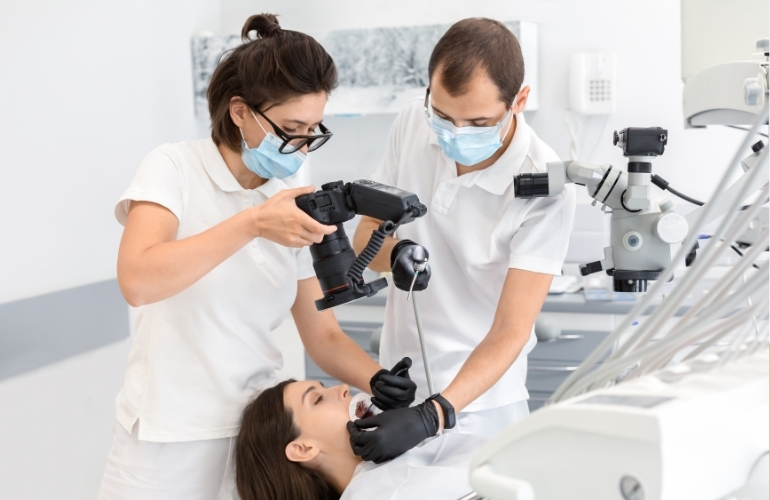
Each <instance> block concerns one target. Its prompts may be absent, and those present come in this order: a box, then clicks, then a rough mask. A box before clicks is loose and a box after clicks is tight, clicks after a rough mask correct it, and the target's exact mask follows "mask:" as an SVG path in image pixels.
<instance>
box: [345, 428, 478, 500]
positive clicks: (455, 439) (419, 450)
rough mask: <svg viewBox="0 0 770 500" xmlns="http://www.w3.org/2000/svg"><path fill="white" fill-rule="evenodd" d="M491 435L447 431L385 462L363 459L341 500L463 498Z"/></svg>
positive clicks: (469, 488)
mask: <svg viewBox="0 0 770 500" xmlns="http://www.w3.org/2000/svg"><path fill="white" fill-rule="evenodd" d="M488 440H489V438H488V437H484V436H476V435H470V434H459V433H455V432H447V433H444V434H442V435H441V436H437V437H435V438H432V439H426V440H425V441H423V442H422V444H420V445H419V446H417V447H415V448H412V449H411V450H409V451H407V452H406V453H404V454H403V455H401V456H400V457H397V458H394V459H393V460H391V461H389V462H386V463H384V464H380V465H377V464H375V463H374V462H363V463H362V464H361V465H359V466H358V467H357V468H356V471H355V473H354V474H353V479H352V480H351V481H350V484H349V485H348V487H347V488H346V489H345V491H344V492H343V494H342V498H341V499H340V500H364V499H366V500H407V499H418V500H425V499H426V498H460V497H462V496H464V495H466V494H468V493H470V492H471V487H470V485H469V484H468V468H469V466H470V462H471V459H473V457H474V456H475V455H476V453H478V451H479V450H480V449H481V447H482V446H483V445H484V444H485V443H486V442H487V441H488Z"/></svg>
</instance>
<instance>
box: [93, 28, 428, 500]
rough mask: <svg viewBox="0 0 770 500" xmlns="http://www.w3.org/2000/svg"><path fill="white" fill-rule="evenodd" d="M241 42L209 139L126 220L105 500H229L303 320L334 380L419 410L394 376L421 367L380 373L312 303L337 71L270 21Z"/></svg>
mask: <svg viewBox="0 0 770 500" xmlns="http://www.w3.org/2000/svg"><path fill="white" fill-rule="evenodd" d="M252 31H256V32H257V35H258V37H257V38H256V39H253V40H252V39H250V38H249V37H248V34H249V33H250V32H252ZM242 37H243V40H244V44H243V45H241V46H239V47H237V48H236V49H234V50H233V51H232V52H231V53H229V54H227V55H226V57H225V58H224V59H223V60H222V61H221V63H220V64H219V66H218V67H217V69H216V71H215V72H214V75H213V76H212V79H211V83H210V85H209V89H208V96H207V97H208V100H209V111H210V114H211V120H212V133H211V138H208V139H203V140H199V141H195V142H186V143H179V144H167V145H164V146H161V147H159V148H157V149H156V150H154V151H153V152H151V153H150V155H149V156H148V157H147V158H146V159H145V160H144V161H143V162H142V164H141V165H140V166H139V170H138V172H137V174H136V177H135V178H134V180H133V182H132V183H131V185H130V187H129V189H128V190H127V191H126V192H125V193H124V194H123V196H122V197H121V199H120V201H119V202H118V205H117V207H116V209H115V213H116V216H117V218H118V220H119V221H120V223H121V224H124V226H125V230H124V233H123V239H122V241H121V245H120V252H119V255H118V281H119V283H120V287H121V290H122V292H123V295H124V296H125V298H126V300H127V301H128V303H129V304H130V305H132V306H134V307H136V308H137V314H136V320H135V325H134V329H135V338H134V342H133V345H132V348H131V353H130V355H129V359H128V364H127V367H126V374H125V382H124V385H123V388H122V389H121V391H120V393H119V394H118V396H117V399H116V405H117V424H116V426H115V434H114V438H113V444H112V449H111V451H110V454H109V457H108V459H107V465H106V468H105V472H104V476H103V478H102V486H101V489H100V494H99V498H101V499H134V498H142V499H148V498H159V499H160V498H163V499H169V498H184V499H186V500H190V499H206V500H211V499H214V498H230V497H231V494H230V493H231V490H232V481H231V480H229V479H228V478H230V477H231V476H232V474H231V473H230V472H228V471H231V470H232V464H231V460H230V457H231V454H232V447H233V440H234V436H236V434H237V433H238V429H239V427H240V417H241V413H242V411H243V408H244V407H245V406H246V405H247V404H248V402H249V401H250V400H251V399H253V397H254V396H255V395H256V394H257V393H259V392H260V391H261V390H263V389H265V388H266V387H270V386H272V385H274V384H275V383H276V381H277V380H276V370H277V369H279V368H280V367H281V365H282V358H281V353H280V351H279V350H278V349H277V347H276V345H275V343H274V342H273V339H272V337H271V335H272V333H271V332H272V330H274V329H275V328H276V327H277V326H278V325H280V324H281V322H282V321H283V320H284V318H285V317H286V315H287V314H288V313H289V312H291V314H292V316H293V318H294V321H295V323H296V325H297V329H298V330H299V333H300V337H301V338H302V342H303V343H304V345H305V348H306V350H307V352H308V353H309V354H310V356H311V357H312V358H313V360H314V361H315V362H316V363H317V364H318V365H319V366H320V367H321V368H322V369H323V370H324V371H326V372H327V373H328V374H330V375H331V376H333V377H335V378H337V379H339V380H342V381H345V382H348V383H350V384H352V385H354V386H356V387H359V388H361V389H363V390H366V391H367V392H372V393H373V394H374V395H375V396H376V400H377V401H378V404H379V405H380V406H382V407H385V408H387V407H391V408H396V407H403V406H408V405H409V403H411V402H412V400H413V399H414V393H415V389H416V388H415V384H414V383H413V382H412V381H411V380H409V378H408V374H407V375H401V376H397V375H395V374H396V372H399V371H401V372H403V370H401V369H402V368H403V367H404V363H406V364H407V366H408V364H409V361H404V362H402V363H399V364H398V365H397V366H396V367H394V370H392V371H391V372H389V371H388V370H383V369H381V367H380V366H379V365H378V364H377V363H375V362H374V361H373V360H372V359H371V358H370V357H369V356H368V355H367V354H366V353H365V352H364V351H363V350H362V349H361V348H360V347H359V346H358V345H356V344H355V343H354V342H353V341H352V340H351V339H350V338H349V337H347V336H346V335H345V334H344V333H343V332H342V330H341V329H340V327H339V325H338V324H337V321H336V319H335V318H334V315H333V313H332V312H330V311H326V312H318V311H316V309H315V305H314V300H315V299H318V298H320V297H321V290H320V287H319V285H318V280H317V279H316V278H315V276H314V272H313V266H312V262H311V258H310V254H309V252H308V249H307V248H306V247H307V246H308V245H310V244H312V243H314V242H320V241H321V240H322V238H323V237H324V236H325V235H327V234H330V233H332V232H334V231H335V227H333V226H324V225H321V224H319V223H318V222H316V221H314V220H313V219H311V218H310V217H309V216H307V215H306V214H305V213H304V212H302V211H301V210H299V209H298V208H297V206H296V203H295V198H296V197H297V196H299V195H302V194H305V193H311V192H313V190H314V188H313V187H312V186H306V187H296V184H297V177H299V175H298V174H297V171H298V170H299V168H300V166H302V165H303V163H305V161H306V155H307V153H308V152H310V151H313V150H315V149H317V148H318V147H320V146H321V145H322V144H323V143H325V142H326V141H327V140H328V139H329V138H330V137H331V132H330V131H328V130H327V129H326V128H325V127H324V126H323V124H322V123H321V120H322V117H323V110H324V106H325V105H326V100H327V97H328V94H329V92H330V91H331V90H332V89H333V88H334V87H335V85H336V82H337V73H336V69H335V67H334V62H333V61H332V59H331V57H330V56H329V54H327V53H326V51H325V50H324V49H323V48H322V47H321V45H319V44H318V42H316V41H315V40H314V39H313V38H311V37H309V36H308V35H305V34H303V33H298V32H294V31H288V30H283V29H281V27H280V26H279V25H278V23H277V20H276V18H275V16H273V15H271V14H262V15H258V16H252V17H251V18H249V20H248V21H247V22H246V24H245V26H244V28H243V31H242ZM317 129H320V133H318V132H317Z"/></svg>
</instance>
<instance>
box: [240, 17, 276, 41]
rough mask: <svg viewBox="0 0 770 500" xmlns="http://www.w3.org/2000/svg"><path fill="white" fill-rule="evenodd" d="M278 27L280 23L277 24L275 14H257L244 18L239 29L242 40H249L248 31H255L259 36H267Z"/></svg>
mask: <svg viewBox="0 0 770 500" xmlns="http://www.w3.org/2000/svg"><path fill="white" fill-rule="evenodd" d="M280 29H281V25H280V24H278V17H276V15H275V14H257V15H255V16H251V17H250V18H248V19H247V20H246V24H244V25H243V29H242V30H241V38H242V39H243V41H247V40H251V39H250V38H249V33H250V32H252V31H256V32H257V36H258V37H259V38H268V37H269V36H271V35H272V34H273V33H275V32H276V31H278V30H280Z"/></svg>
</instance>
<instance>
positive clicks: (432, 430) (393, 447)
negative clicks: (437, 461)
mask: <svg viewBox="0 0 770 500" xmlns="http://www.w3.org/2000/svg"><path fill="white" fill-rule="evenodd" d="M373 427H377V428H376V429H374V430H371V431H363V430H361V429H371V428H373ZM437 432H438V411H436V406H435V405H434V404H433V401H426V402H424V403H421V404H419V405H417V406H413V407H411V408H398V409H396V410H390V411H385V412H382V413H380V414H379V415H375V416H373V417H369V418H364V419H360V420H356V421H355V422H348V433H349V434H350V446H351V447H352V448H353V453H355V454H356V455H358V456H359V457H361V458H363V459H364V460H370V461H372V462H374V463H376V464H380V463H382V462H385V461H387V460H390V459H391V458H396V457H397V456H399V455H401V454H402V453H404V452H405V451H408V450H410V449H412V448H414V447H415V446H417V445H418V444H420V443H421V442H422V441H423V440H424V439H426V438H429V437H432V436H435V435H436V433H437Z"/></svg>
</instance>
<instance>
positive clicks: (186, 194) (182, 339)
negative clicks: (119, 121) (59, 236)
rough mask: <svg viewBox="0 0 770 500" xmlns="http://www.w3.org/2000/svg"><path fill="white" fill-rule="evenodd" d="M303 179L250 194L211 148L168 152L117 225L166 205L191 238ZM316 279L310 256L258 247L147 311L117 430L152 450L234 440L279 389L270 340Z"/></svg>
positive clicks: (143, 173)
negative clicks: (255, 405)
mask: <svg viewBox="0 0 770 500" xmlns="http://www.w3.org/2000/svg"><path fill="white" fill-rule="evenodd" d="M306 169H307V167H306V166H303V167H302V169H301V170H303V171H305V170H306ZM302 178H303V174H302V173H298V174H295V176H293V177H291V178H288V179H286V180H285V182H284V181H281V180H278V179H270V180H269V181H267V182H266V183H265V184H263V185H262V186H260V187H258V188H256V189H244V188H243V187H241V185H240V184H238V182H237V181H236V180H235V178H234V177H233V175H232V174H231V173H230V170H229V169H228V168H227V165H226V164H225V162H224V160H223V159H222V156H221V155H220V153H219V150H218V149H217V147H216V145H215V144H214V142H213V141H212V140H211V139H202V140H199V141H195V142H183V143H179V144H166V145H164V146H161V147H159V148H157V149H155V150H154V151H153V152H151V153H150V154H149V155H148V156H147V158H145V159H144V161H142V163H141V165H139V170H138V171H137V173H136V177H134V180H133V182H131V185H130V186H129V188H128V190H127V191H126V192H125V193H123V195H122V196H121V198H120V201H118V204H117V206H116V207H115V216H116V217H117V219H118V221H119V222H120V223H121V224H124V223H125V220H126V215H127V213H128V207H129V203H130V200H136V201H151V202H154V203H158V204H159V205H162V206H164V207H166V208H167V209H169V210H170V211H171V212H172V213H173V214H174V215H175V216H176V217H177V219H179V230H178V232H177V236H176V239H183V238H187V237H189V236H193V235H195V234H199V233H201V232H203V231H205V230H206V229H209V228H211V227H212V226H215V225H216V224H218V223H220V222H222V221H224V220H225V219H228V218H230V217H232V216H234V215H236V214H237V213H239V212H240V211H242V210H244V209H245V208H247V207H251V206H253V205H259V204H260V203H263V202H264V201H266V200H267V199H268V198H270V197H271V196H273V195H274V194H276V193H277V192H279V191H280V190H282V189H285V188H287V186H290V187H296V185H298V184H300V182H301V180H302ZM311 276H314V272H313V266H312V261H311V257H310V253H309V251H308V250H307V248H303V249H302V250H298V249H294V248H286V247H283V246H281V245H279V244H277V243H273V242H272V241H268V240H266V239H262V238H257V239H254V240H253V241H252V242H251V243H249V244H248V245H246V246H245V247H243V248H242V249H240V250H238V251H237V252H236V253H235V254H234V255H232V256H231V257H230V258H228V259H227V260H225V261H224V262H223V263H221V264H220V265H218V266H217V267H216V268H214V269H213V270H212V271H211V272H209V273H208V274H207V275H206V276H204V277H203V278H201V279H200V280H198V281H197V282H195V283H194V284H193V285H191V286H190V287H188V288H187V289H185V290H183V291H181V292H179V293H178V294H176V295H174V296H173V297H170V298H168V299H165V300H161V301H160V302H156V303H154V304H150V305H146V306H141V307H139V308H138V310H137V315H136V320H135V322H134V323H135V325H134V329H135V338H134V341H133V345H132V346H131V353H130V355H129V358H128V364H127V366H126V374H125V382H124V384H123V388H122V389H121V391H120V393H119V394H118V396H117V400H116V403H117V418H118V422H120V424H121V425H122V426H123V427H124V428H125V429H126V431H128V432H131V428H132V427H133V425H134V424H135V423H137V422H138V425H139V439H140V440H145V441H160V442H171V441H194V440H201V439H215V438H223V437H231V436H235V435H236V434H237V433H238V428H239V424H240V418H241V413H242V411H243V408H244V407H245V405H246V404H247V403H248V401H249V400H250V399H251V398H252V397H253V396H254V395H255V393H257V392H259V391H260V390H262V389H264V388H266V387H269V386H272V385H274V384H275V383H276V382H277V377H276V370H278V369H280V368H281V366H282V365H283V360H282V357H281V352H280V351H279V349H278V348H277V347H276V345H275V343H274V342H273V339H272V336H271V332H272V330H274V329H275V328H276V327H277V326H278V325H280V324H281V322H282V321H283V320H284V318H285V317H286V316H287V314H288V313H289V309H290V308H291V306H292V305H293V303H294V299H295V297H296V295H297V280H301V279H305V278H309V277H311Z"/></svg>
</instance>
